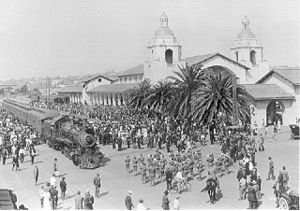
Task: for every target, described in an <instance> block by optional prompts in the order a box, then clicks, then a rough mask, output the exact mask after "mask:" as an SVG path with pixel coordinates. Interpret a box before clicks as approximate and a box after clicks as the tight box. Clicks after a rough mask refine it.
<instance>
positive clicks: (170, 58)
mask: <svg viewBox="0 0 300 211" xmlns="http://www.w3.org/2000/svg"><path fill="white" fill-rule="evenodd" d="M165 59H166V62H167V64H173V51H172V50H171V49H168V50H166V52H165Z"/></svg>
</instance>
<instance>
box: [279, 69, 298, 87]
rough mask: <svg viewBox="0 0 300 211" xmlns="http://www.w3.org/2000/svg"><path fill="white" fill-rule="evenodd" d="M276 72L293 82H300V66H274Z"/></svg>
mask: <svg viewBox="0 0 300 211" xmlns="http://www.w3.org/2000/svg"><path fill="white" fill-rule="evenodd" d="M273 71H274V72H276V73H278V74H279V75H281V76H282V77H284V78H285V79H287V80H289V81H290V82H292V83H293V84H296V85H299V84H300V68H299V67H298V68H285V69H279V68H274V69H273Z"/></svg>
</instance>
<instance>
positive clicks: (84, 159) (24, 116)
mask: <svg viewBox="0 0 300 211" xmlns="http://www.w3.org/2000/svg"><path fill="white" fill-rule="evenodd" d="M2 108H3V109H5V110H6V111H8V112H10V113H12V114H13V115H15V116H16V118H18V119H19V120H20V121H21V122H24V123H25V122H26V123H28V124H30V125H31V126H32V127H34V128H35V129H37V131H38V132H40V134H41V137H42V138H44V139H45V140H47V143H48V145H49V146H50V147H51V148H54V149H55V150H59V151H61V153H62V154H64V155H65V156H66V157H67V158H69V159H70V160H72V162H73V164H74V165H75V166H79V167H80V168H97V167H99V166H100V165H101V162H102V159H103V157H104V155H103V153H102V152H101V151H100V149H99V147H98V146H97V143H96V140H95V136H94V130H93V128H92V127H91V126H90V125H89V124H88V123H87V121H86V120H84V119H82V118H80V117H76V116H72V115H59V113H57V114H56V115H53V114H51V115H49V114H48V113H47V112H46V111H47V110H45V111H44V110H43V109H39V110H38V111H37V110H36V108H32V107H30V106H27V105H25V104H23V103H20V102H17V101H12V100H4V101H3V102H2ZM33 123H34V124H33Z"/></svg>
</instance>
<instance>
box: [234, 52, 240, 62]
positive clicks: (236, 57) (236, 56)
mask: <svg viewBox="0 0 300 211" xmlns="http://www.w3.org/2000/svg"><path fill="white" fill-rule="evenodd" d="M235 60H236V61H237V62H239V52H238V51H236V52H235Z"/></svg>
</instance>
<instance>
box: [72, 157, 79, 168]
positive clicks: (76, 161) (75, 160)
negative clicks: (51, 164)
mask: <svg viewBox="0 0 300 211" xmlns="http://www.w3.org/2000/svg"><path fill="white" fill-rule="evenodd" d="M72 161H73V164H74V165H75V166H78V165H79V164H80V160H79V156H78V155H76V154H75V155H73V156H72Z"/></svg>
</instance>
